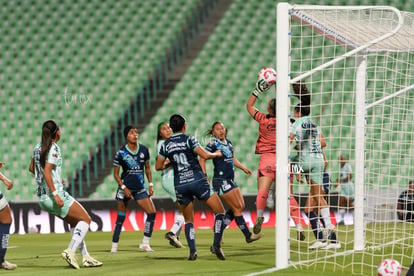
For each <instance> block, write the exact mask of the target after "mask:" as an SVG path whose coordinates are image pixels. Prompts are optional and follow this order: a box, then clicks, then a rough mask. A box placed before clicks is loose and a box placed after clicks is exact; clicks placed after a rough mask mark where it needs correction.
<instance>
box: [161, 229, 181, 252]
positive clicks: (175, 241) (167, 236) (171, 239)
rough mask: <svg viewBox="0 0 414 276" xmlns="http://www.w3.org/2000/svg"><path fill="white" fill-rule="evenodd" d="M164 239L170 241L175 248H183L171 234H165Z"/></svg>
mask: <svg viewBox="0 0 414 276" xmlns="http://www.w3.org/2000/svg"><path fill="white" fill-rule="evenodd" d="M165 238H166V239H167V240H169V241H170V244H171V245H172V246H174V247H176V248H182V247H184V246H183V244H182V243H181V242H180V241H179V240H178V238H177V236H176V235H175V234H174V233H173V232H168V233H166V234H165Z"/></svg>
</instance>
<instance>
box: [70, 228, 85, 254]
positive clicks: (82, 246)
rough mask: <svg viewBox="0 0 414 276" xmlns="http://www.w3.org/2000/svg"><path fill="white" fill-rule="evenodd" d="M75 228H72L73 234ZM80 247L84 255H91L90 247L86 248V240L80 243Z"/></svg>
mask: <svg viewBox="0 0 414 276" xmlns="http://www.w3.org/2000/svg"><path fill="white" fill-rule="evenodd" d="M73 230H74V228H70V233H71V234H72V235H73ZM78 248H79V251H80V253H81V255H82V256H89V252H88V249H87V248H86V243H85V241H84V240H83V241H82V242H81V243H80V244H79V247H78Z"/></svg>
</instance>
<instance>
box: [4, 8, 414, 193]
mask: <svg viewBox="0 0 414 276" xmlns="http://www.w3.org/2000/svg"><path fill="white" fill-rule="evenodd" d="M201 2H203V1H197V0H190V1H188V0H178V1H158V0H150V1H127V0H124V1H112V0H111V1H106V2H101V1H98V0H94V1H77V2H74V3H72V2H59V1H56V2H55V1H52V2H50V1H34V2H27V3H26V2H18V1H7V2H2V3H1V4H0V5H1V7H2V20H0V29H2V30H4V31H3V35H2V36H0V45H1V47H2V51H1V52H0V80H1V82H0V102H1V116H2V117H1V119H2V120H1V129H2V130H3V133H4V134H3V138H2V142H3V143H2V144H1V146H0V147H1V152H2V157H1V158H0V159H1V160H4V161H6V162H7V165H6V170H5V173H6V174H7V175H9V176H10V177H11V178H13V179H14V183H15V187H18V189H15V190H14V191H11V192H9V191H5V193H6V194H7V197H8V198H9V199H10V200H28V199H35V198H36V197H35V194H34V187H35V186H34V180H33V178H32V176H31V175H30V174H29V173H28V172H27V166H28V164H29V160H30V156H31V151H32V149H33V147H34V145H35V143H36V142H37V140H38V139H39V136H40V127H41V124H42V122H43V121H44V120H46V119H49V118H55V119H56V120H57V121H58V122H59V123H60V124H61V126H62V131H63V135H64V136H63V139H62V141H61V147H62V150H63V152H64V153H65V154H64V172H65V174H66V175H68V178H74V177H73V176H74V175H75V174H76V173H77V171H78V170H81V169H82V168H84V166H86V165H88V166H95V167H97V168H98V170H102V167H101V165H102V164H103V163H104V162H107V163H111V162H110V160H109V161H108V160H102V161H101V160H100V158H101V157H99V156H100V155H99V154H101V153H102V152H105V153H106V152H108V155H110V156H113V154H114V151H113V150H111V149H110V148H107V147H106V143H108V141H109V142H110V144H111V143H112V144H115V146H119V145H120V144H121V143H122V141H119V139H118V138H117V136H116V135H111V134H110V133H111V132H113V131H119V129H121V126H122V124H124V123H125V122H124V121H122V123H121V125H119V126H118V125H117V123H118V122H119V120H120V118H123V116H124V114H127V116H129V118H130V119H129V120H130V121H132V122H134V123H137V119H136V118H137V113H138V112H137V109H135V110H132V111H131V110H128V109H129V106H130V104H131V102H133V99H134V98H135V97H136V96H137V93H138V94H139V93H141V92H142V91H143V89H145V87H149V86H154V85H155V86H156V85H160V84H156V83H154V81H155V80H156V79H155V78H152V79H151V77H152V76H153V75H154V72H156V71H154V68H159V67H163V66H166V67H170V66H171V65H169V64H168V62H167V63H165V64H166V65H164V61H163V60H164V58H165V54H166V53H167V52H168V49H170V47H171V45H180V44H179V43H180V41H184V43H186V42H185V41H186V40H187V39H188V38H189V37H190V38H191V37H192V35H193V34H192V32H193V31H194V30H190V31H189V35H188V36H184V37H183V36H181V34H182V33H181V31H182V26H183V25H184V24H186V23H188V21H191V20H194V21H193V22H190V23H191V24H198V22H197V18H199V17H191V16H190V15H191V14H192V13H194V10H195V8H196V7H198V6H199V5H200V3H201ZM204 2H211V3H213V4H214V3H215V2H221V1H215V0H211V1H204ZM372 2H373V1H372V0H361V1H357V0H354V1H322V2H321V1H316V0H315V1H306V3H308V4H346V5H351V4H355V5H359V4H371V3H372ZM386 4H387V5H394V6H396V7H397V8H401V9H405V10H413V9H414V6H413V4H412V3H411V2H409V1H401V2H399V1H396V0H395V1H387V3H386ZM274 8H275V2H274V1H270V0H267V1H253V0H252V1H243V0H233V1H231V5H230V6H229V8H228V10H227V11H226V12H225V14H224V17H223V18H222V19H221V20H220V22H219V23H218V25H217V27H216V28H215V29H214V31H213V33H212V34H211V35H210V36H209V38H208V41H207V42H206V44H205V45H204V47H203V49H202V51H201V52H200V53H199V55H197V56H196V57H195V58H194V59H193V60H192V63H191V66H190V67H189V68H188V70H187V71H186V72H185V73H184V75H183V76H182V78H181V79H180V80H179V82H178V84H177V85H176V86H175V88H174V89H173V91H172V92H171V93H170V94H169V95H168V98H167V99H166V100H165V101H164V102H163V104H162V106H161V107H160V108H159V109H157V110H155V111H154V112H155V116H154V117H152V119H151V120H150V122H149V123H148V125H146V126H145V127H144V128H143V129H142V131H141V134H140V142H141V143H143V144H145V145H147V146H148V147H150V149H151V155H152V160H151V161H152V162H153V161H154V159H155V156H156V152H155V129H156V125H157V124H158V122H159V121H165V120H167V119H168V118H169V116H170V115H171V114H172V113H175V112H180V113H183V114H185V115H186V116H187V118H188V120H189V129H188V132H189V133H193V134H195V135H196V136H197V138H199V140H200V141H201V142H202V143H204V142H205V141H206V139H205V137H204V136H203V134H204V133H205V131H207V129H208V128H209V127H210V126H211V124H212V123H213V122H214V121H216V120H220V121H223V122H224V124H225V125H226V126H227V128H228V129H229V139H230V140H232V141H233V143H234V145H235V154H236V156H237V157H238V158H239V159H240V161H241V162H243V163H245V164H246V165H247V167H249V168H250V169H251V170H253V176H251V177H246V176H245V175H244V174H243V173H242V172H240V171H236V180H237V182H238V184H239V185H240V187H241V190H242V192H243V193H244V194H249V193H255V192H256V178H255V174H256V173H257V162H258V160H257V156H255V155H254V145H255V140H256V131H257V125H256V123H255V122H253V121H252V120H251V119H250V118H249V116H248V114H247V112H246V111H245V102H246V100H247V97H248V95H249V94H250V92H251V90H252V88H253V87H254V84H255V78H256V74H257V72H258V70H259V69H260V68H262V67H263V66H273V67H275V47H276V45H275V32H274V25H275V22H276V18H275V10H274ZM167 26H168V27H167ZM169 54H170V55H171V56H170V61H171V60H175V59H176V58H177V56H178V55H180V54H182V53H179V54H178V55H176V54H175V53H174V52H173V51H170V52H169ZM334 73H337V72H334ZM158 77H159V79H161V78H162V76H158ZM149 80H152V81H153V82H151V83H150V82H148V81H149ZM334 96H335V97H336V95H334ZM142 97H144V96H142ZM347 97H350V95H347ZM268 99H270V96H269V95H266V96H264V97H262V98H261V99H260V101H259V103H260V106H259V108H260V109H261V110H265V108H266V103H267V100H268ZM340 100H341V99H340V98H338V101H340ZM144 103H145V104H146V103H147V101H146V100H144V98H141V100H140V101H138V103H137V104H138V105H143V104H144ZM340 111H341V110H338V114H340ZM140 112H142V110H141V111H140ZM139 115H140V117H139V119H141V117H142V116H143V114H139ZM343 119H344V120H345V121H343V122H342V125H346V124H347V123H349V122H347V121H346V120H349V118H348V117H346V116H345V117H344V118H343ZM341 120H342V119H341ZM138 121H139V120H138ZM331 124H332V122H328V121H323V122H321V125H326V126H329V125H331ZM406 127H407V128H412V126H411V125H410V124H407V126H406ZM323 131H324V133H325V135H326V136H328V135H329V137H332V138H330V139H331V140H330V141H329V142H328V145H329V144H338V143H341V138H340V137H342V136H346V135H350V133H349V131H347V130H346V129H345V128H339V130H337V132H335V133H329V128H326V130H325V129H324V130H323ZM252 133H253V134H252ZM117 139H118V140H117ZM328 150H330V149H328ZM91 152H93V153H94V154H97V155H99V156H98V157H97V158H98V160H96V158H95V159H94V161H93V162H92V161H91ZM102 156H103V154H102ZM105 159H106V157H105ZM85 160H87V161H86V162H85ZM88 161H90V162H88ZM94 162H96V163H94ZM105 174H106V175H107V177H105V178H104V180H103V181H102V184H101V185H99V186H98V187H97V188H96V192H95V193H92V194H91V195H90V198H100V199H102V198H113V193H114V191H115V188H116V186H114V183H113V180H112V172H111V169H106V171H105ZM153 176H154V183H155V185H156V188H157V189H156V194H157V196H158V195H160V196H163V195H166V194H165V193H164V192H163V190H162V189H161V186H160V181H159V180H160V176H159V173H157V172H155V170H154V172H153ZM85 179H86V176H85V178H82V177H81V178H80V179H78V181H83V182H79V183H78V185H79V186H80V187H82V186H85V187H86V184H85ZM70 184H71V183H70ZM1 189H3V187H2V188H1Z"/></svg>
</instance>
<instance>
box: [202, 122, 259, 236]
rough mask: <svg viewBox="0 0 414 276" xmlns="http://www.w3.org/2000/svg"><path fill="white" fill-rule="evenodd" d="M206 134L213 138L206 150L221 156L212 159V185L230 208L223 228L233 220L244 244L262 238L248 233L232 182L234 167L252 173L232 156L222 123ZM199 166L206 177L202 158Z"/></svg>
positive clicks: (240, 197) (240, 203) (231, 147)
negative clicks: (218, 153) (243, 239)
mask: <svg viewBox="0 0 414 276" xmlns="http://www.w3.org/2000/svg"><path fill="white" fill-rule="evenodd" d="M207 134H209V135H211V136H213V137H214V138H213V140H212V141H211V142H210V143H208V145H207V146H206V150H207V151H209V152H215V151H217V150H220V151H221V152H222V154H223V156H222V157H217V158H214V159H213V164H214V176H213V181H212V183H213V189H214V191H215V192H216V193H217V194H218V195H219V196H220V198H221V199H222V200H224V202H226V204H227V205H228V206H229V207H230V209H228V210H227V212H226V215H225V219H224V227H227V226H228V225H229V224H230V223H231V222H232V220H233V219H234V220H235V221H236V224H237V226H238V227H239V228H240V230H241V231H242V233H243V234H244V237H245V239H246V242H248V243H250V242H253V241H256V240H258V239H260V238H261V237H262V236H263V233H259V234H253V233H252V232H250V231H249V227H247V225H246V221H245V220H244V218H243V214H242V212H243V210H244V199H243V195H242V194H241V192H240V189H239V187H238V186H237V184H236V182H235V181H234V167H237V168H239V169H241V170H242V171H243V172H244V173H246V174H248V175H249V176H250V175H251V174H252V172H251V171H250V170H249V169H247V168H246V167H245V166H243V164H241V163H240V162H239V160H237V158H236V157H235V156H234V151H233V145H232V143H231V141H230V140H228V139H227V130H226V128H225V127H224V124H223V123H222V122H215V123H214V124H213V126H212V127H211V130H209V131H208V132H207ZM200 165H201V168H202V170H203V172H204V173H205V174H206V176H207V173H206V160H205V159H204V158H200Z"/></svg>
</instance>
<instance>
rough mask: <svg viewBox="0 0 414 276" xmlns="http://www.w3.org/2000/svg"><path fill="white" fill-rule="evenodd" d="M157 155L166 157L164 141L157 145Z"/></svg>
mask: <svg viewBox="0 0 414 276" xmlns="http://www.w3.org/2000/svg"><path fill="white" fill-rule="evenodd" d="M158 156H159V157H161V158H164V159H166V157H165V143H162V144H161V145H160V146H159V149H158Z"/></svg>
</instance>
